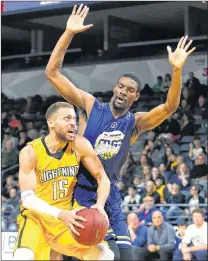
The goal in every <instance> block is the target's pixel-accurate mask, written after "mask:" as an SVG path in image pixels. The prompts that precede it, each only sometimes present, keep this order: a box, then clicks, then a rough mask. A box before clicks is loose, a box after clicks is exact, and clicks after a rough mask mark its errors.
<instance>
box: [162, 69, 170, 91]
mask: <svg viewBox="0 0 208 261" xmlns="http://www.w3.org/2000/svg"><path fill="white" fill-rule="evenodd" d="M171 81H172V78H171V75H170V74H169V73H167V74H166V75H165V81H164V87H163V91H164V92H167V91H168V90H169V88H170V86H171Z"/></svg>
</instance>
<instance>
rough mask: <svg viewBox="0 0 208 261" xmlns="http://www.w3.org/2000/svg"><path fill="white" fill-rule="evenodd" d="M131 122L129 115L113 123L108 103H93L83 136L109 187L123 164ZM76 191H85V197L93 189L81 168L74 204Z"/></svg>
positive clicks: (128, 113) (133, 117)
mask: <svg viewBox="0 0 208 261" xmlns="http://www.w3.org/2000/svg"><path fill="white" fill-rule="evenodd" d="M134 122H135V116H134V115H133V114H132V113H130V112H129V111H128V112H127V113H126V114H125V115H123V116H121V117H118V118H116V119H115V118H114V117H113V114H112V112H111V110H110V106H109V103H99V102H98V100H95V102H94V105H93V108H92V110H91V113H90V116H89V119H88V122H87V126H86V129H85V132H84V135H83V136H84V137H85V138H87V139H88V140H89V141H90V143H91V144H92V146H93V148H94V150H95V152H96V154H97V155H98V157H99V158H100V160H101V162H102V164H103V166H104V169H105V171H106V173H107V175H108V177H109V179H110V181H111V183H112V184H115V182H116V180H117V178H118V175H119V172H120V169H121V167H122V166H123V164H124V162H125V160H126V157H127V154H128V151H129V146H130V138H131V134H132V130H133V128H134ZM79 188H82V189H86V190H87V191H86V193H87V192H88V191H92V190H94V191H95V189H96V188H97V182H96V180H95V179H94V178H93V177H92V175H91V174H90V173H89V172H88V171H87V170H86V169H85V167H84V166H83V165H82V164H81V165H80V170H79V174H78V184H77V186H76V189H75V194H74V195H75V199H76V200H77V201H78V202H79V201H80V198H79V197H80V193H79Z"/></svg>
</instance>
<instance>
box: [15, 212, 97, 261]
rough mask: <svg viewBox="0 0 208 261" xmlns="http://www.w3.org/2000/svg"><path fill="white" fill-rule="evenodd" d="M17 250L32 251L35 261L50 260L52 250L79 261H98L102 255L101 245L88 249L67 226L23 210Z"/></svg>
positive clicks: (19, 218)
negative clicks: (85, 260)
mask: <svg viewBox="0 0 208 261" xmlns="http://www.w3.org/2000/svg"><path fill="white" fill-rule="evenodd" d="M17 223H18V237H17V241H16V245H15V248H14V252H15V250H16V249H17V248H28V249H31V250H32V251H33V253H34V255H35V260H50V250H51V249H53V250H55V251H56V252H58V253H61V254H63V255H66V256H74V257H77V258H79V259H87V260H90V259H91V260H96V259H97V258H98V257H99V256H100V254H101V253H102V247H101V246H100V245H98V246H94V247H86V246H83V245H80V244H79V243H77V242H76V241H75V239H74V238H73V236H72V234H71V232H70V231H69V229H68V228H67V227H66V226H65V224H64V223H63V222H62V221H60V220H58V219H55V218H52V217H48V216H43V215H39V214H37V213H35V212H32V211H29V210H26V209H25V210H23V211H22V212H21V214H20V215H19V216H18V219H17Z"/></svg>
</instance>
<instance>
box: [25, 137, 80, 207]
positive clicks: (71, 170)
mask: <svg viewBox="0 0 208 261" xmlns="http://www.w3.org/2000/svg"><path fill="white" fill-rule="evenodd" d="M28 144H31V145H32V147H33V149H34V150H35V153H36V155H37V163H36V169H35V173H36V190H35V194H36V195H37V197H39V198H41V199H42V200H44V201H46V202H47V203H48V204H50V205H52V206H55V207H57V208H60V209H63V210H69V209H71V208H72V195H73V189H74V186H75V184H76V182H77V173H78V169H79V163H78V162H77V158H76V154H75V152H74V150H73V147H72V146H73V143H72V142H69V143H68V144H67V145H66V146H65V148H64V149H63V151H61V152H58V153H55V154H51V153H50V152H49V150H48V148H47V146H46V144H45V138H38V139H36V140H33V141H32V142H29V143H28Z"/></svg>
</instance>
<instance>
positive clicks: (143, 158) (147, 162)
mask: <svg viewBox="0 0 208 261" xmlns="http://www.w3.org/2000/svg"><path fill="white" fill-rule="evenodd" d="M139 165H140V166H141V167H143V166H146V165H150V166H152V160H151V159H150V158H149V157H148V156H147V154H146V152H145V151H143V152H142V153H141V157H140V161H139Z"/></svg>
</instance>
